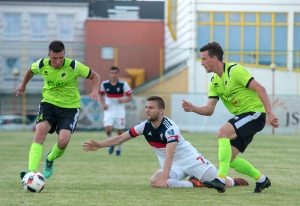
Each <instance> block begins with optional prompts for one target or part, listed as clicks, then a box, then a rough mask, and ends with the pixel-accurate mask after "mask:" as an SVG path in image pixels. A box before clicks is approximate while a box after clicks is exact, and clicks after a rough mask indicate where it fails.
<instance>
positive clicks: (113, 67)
mask: <svg viewBox="0 0 300 206" xmlns="http://www.w3.org/2000/svg"><path fill="white" fill-rule="evenodd" d="M112 70H117V71H118V73H119V72H120V69H119V68H118V67H116V66H112V67H110V69H109V71H112Z"/></svg>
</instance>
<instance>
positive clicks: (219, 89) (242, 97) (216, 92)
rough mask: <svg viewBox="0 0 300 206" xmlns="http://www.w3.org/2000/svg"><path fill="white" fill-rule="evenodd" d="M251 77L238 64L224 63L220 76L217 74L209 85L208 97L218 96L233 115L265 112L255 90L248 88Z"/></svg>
mask: <svg viewBox="0 0 300 206" xmlns="http://www.w3.org/2000/svg"><path fill="white" fill-rule="evenodd" d="M252 80H253V77H252V76H251V75H250V74H249V72H248V71H247V70H246V69H245V68H244V67H243V66H241V65H239V64H233V63H224V72H223V74H222V78H220V77H219V76H218V75H217V74H214V76H213V77H212V79H211V82H210V85H209V93H208V95H209V98H218V99H219V98H220V99H221V100H222V102H223V103H224V105H225V107H226V108H227V109H228V110H229V112H231V113H232V114H234V115H238V114H242V113H246V112H265V108H264V105H263V103H262V102H261V100H260V98H259V97H258V94H257V92H256V91H254V90H251V89H249V88H248V86H249V84H250V82H251V81H252Z"/></svg>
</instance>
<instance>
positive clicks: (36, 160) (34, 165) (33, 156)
mask: <svg viewBox="0 0 300 206" xmlns="http://www.w3.org/2000/svg"><path fill="white" fill-rule="evenodd" d="M42 154H43V145H41V144H38V143H32V145H31V147H30V151H29V164H28V171H35V172H36V171H37V170H38V167H39V164H40V161H41V158H42Z"/></svg>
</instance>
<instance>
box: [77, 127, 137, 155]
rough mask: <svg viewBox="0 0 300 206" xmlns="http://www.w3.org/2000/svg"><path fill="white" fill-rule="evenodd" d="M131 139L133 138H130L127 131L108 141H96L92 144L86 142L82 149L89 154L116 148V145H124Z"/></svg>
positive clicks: (91, 142) (92, 141)
mask: <svg viewBox="0 0 300 206" xmlns="http://www.w3.org/2000/svg"><path fill="white" fill-rule="evenodd" d="M129 139H131V136H130V134H129V132H128V131H127V132H124V133H123V134H121V135H118V136H114V137H111V138H108V139H106V140H103V141H100V142H96V141H95V140H91V141H90V142H85V143H83V145H82V147H83V150H85V151H87V152H88V151H95V150H98V149H100V148H104V147H111V146H116V145H119V144H122V143H123V142H126V141H127V140H129Z"/></svg>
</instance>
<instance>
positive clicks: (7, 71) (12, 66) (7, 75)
mask: <svg viewBox="0 0 300 206" xmlns="http://www.w3.org/2000/svg"><path fill="white" fill-rule="evenodd" d="M3 60H4V61H3V63H4V64H3V70H2V77H3V80H4V81H14V80H15V76H14V73H13V71H14V70H18V71H19V75H20V72H21V58H17V57H8V58H3Z"/></svg>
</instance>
